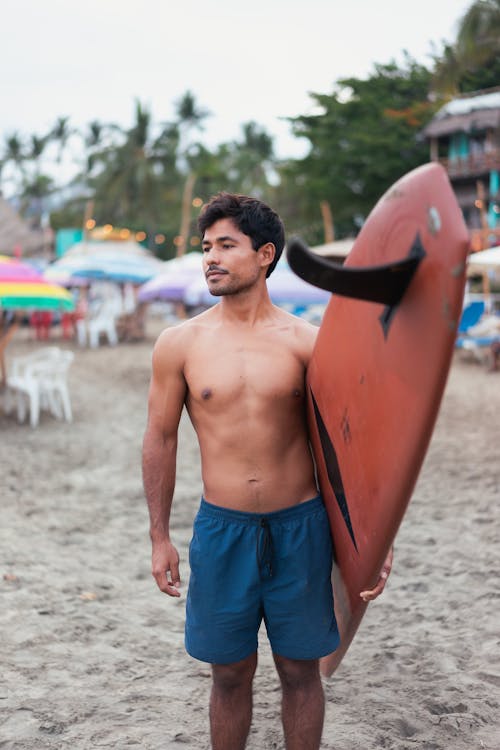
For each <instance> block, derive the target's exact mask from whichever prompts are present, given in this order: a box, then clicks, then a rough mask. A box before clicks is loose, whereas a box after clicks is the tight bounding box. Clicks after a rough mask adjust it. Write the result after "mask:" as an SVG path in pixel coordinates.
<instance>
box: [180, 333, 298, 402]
mask: <svg viewBox="0 0 500 750" xmlns="http://www.w3.org/2000/svg"><path fill="white" fill-rule="evenodd" d="M184 375H185V378H186V382H187V386H188V393H189V397H190V399H191V400H192V401H194V402H201V403H205V404H207V405H208V402H210V404H211V405H213V406H216V405H217V404H218V405H220V406H221V407H222V406H223V405H230V404H231V403H236V402H240V403H241V402H242V401H243V400H244V401H246V402H248V403H254V404H259V405H261V406H265V404H266V403H267V404H269V405H272V404H273V402H276V400H280V401H283V400H285V401H286V400H292V401H296V400H297V399H301V398H303V395H304V380H305V369H304V364H303V362H302V361H301V359H300V357H299V356H298V354H297V352H295V351H294V350H293V348H291V347H289V346H285V345H283V343H282V342H280V341H279V339H270V340H269V341H262V340H254V339H250V338H246V339H245V338H242V339H231V340H230V341H224V340H220V341H217V340H215V339H212V338H211V339H210V340H207V341H205V342H202V343H200V344H199V345H198V346H197V347H196V348H195V349H194V350H193V351H192V352H190V355H189V357H188V358H187V360H186V365H185V372H184Z"/></svg>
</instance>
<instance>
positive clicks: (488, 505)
mask: <svg viewBox="0 0 500 750" xmlns="http://www.w3.org/2000/svg"><path fill="white" fill-rule="evenodd" d="M158 330H159V329H158V321H155V320H153V321H150V323H149V326H148V336H147V340H146V341H144V342H141V343H136V344H120V345H119V346H118V347H117V348H115V349H113V348H110V347H106V346H103V347H101V348H100V349H98V350H79V349H77V347H76V346H74V345H73V344H71V345H70V344H68V343H66V342H57V343H60V345H61V346H63V347H70V346H71V348H73V349H74V350H75V353H76V356H75V361H74V364H73V366H72V369H71V371H70V390H71V396H72V405H73V411H74V422H73V424H66V423H62V422H58V421H56V420H54V419H53V418H52V417H50V416H49V415H47V414H44V415H42V419H41V424H40V426H39V428H38V429H36V430H32V429H31V428H30V427H29V426H28V425H18V424H17V422H16V421H15V419H14V417H6V416H4V415H1V416H0V440H1V466H2V480H1V513H2V517H1V518H2V522H1V528H0V560H1V564H0V574H1V575H0V589H1V602H2V604H1V607H0V628H1V634H2V635H1V639H0V652H1V657H0V658H1V679H0V747H1V748H5V750H27V749H30V750H42V749H43V748H66V747H68V748H72V750H91V748H117V749H119V750H122V749H124V748H129V747H137V748H141V749H143V750H160V749H162V750H163V749H164V748H193V749H195V748H196V749H197V750H203V749H205V748H209V740H208V714H207V705H208V696H209V689H210V679H209V677H210V671H209V667H208V666H207V665H204V664H202V663H199V662H196V661H194V660H192V659H191V658H190V657H188V656H187V654H186V653H185V651H184V647H183V627H184V611H185V595H184V594H185V590H186V584H187V580H188V576H189V570H188V565H187V547H188V544H189V540H190V533H191V524H192V520H193V518H194V515H195V513H196V510H197V506H198V503H199V496H200V489H201V488H200V474H199V465H198V460H199V459H198V449H197V445H196V441H195V439H194V433H193V430H192V428H191V426H190V425H189V423H188V421H187V419H185V418H184V419H183V421H182V425H181V436H180V447H179V461H178V481H177V488H176V493H175V501H174V511H173V521H172V535H173V538H174V542H175V543H176V545H177V546H178V549H179V552H180V555H181V572H182V575H183V591H184V594H183V596H182V597H181V599H180V600H172V599H170V598H168V597H166V596H165V595H162V594H161V593H160V592H159V591H158V589H157V588H156V585H155V583H154V581H153V579H152V578H151V575H150V544H149V539H148V518H147V510H146V504H145V501H144V499H143V493H142V485H141V475H140V449H141V441H142V435H143V431H144V426H145V418H146V394H147V388H148V380H149V372H150V357H151V349H152V346H153V343H154V339H155V336H156V333H157V331H158ZM52 343H55V342H52ZM39 346H40V344H37V343H35V342H33V341H32V340H30V339H29V337H28V332H27V331H26V330H23V331H21V332H20V334H19V335H18V336H17V338H16V339H15V340H14V341H13V342H12V343H11V345H9V348H8V351H7V362H8V361H9V357H12V356H14V355H16V354H21V353H25V352H27V351H29V350H32V349H33V348H36V347H39ZM499 415H500V373H495V374H489V373H487V371H486V368H485V367H483V366H481V365H479V364H477V363H474V362H470V361H466V360H464V359H463V358H460V357H459V356H458V355H455V359H454V362H453V366H452V369H451V373H450V377H449V380H448V384H447V387H446V391H445V397H444V400H443V405H442V408H441V412H440V415H439V419H438V422H437V425H436V429H435V432H434V435H433V438H432V442H431V446H430V449H429V452H428V454H427V457H426V461H425V463H424V467H423V469H422V472H421V474H420V478H419V481H418V484H417V487H416V489H415V492H414V496H413V498H412V501H411V503H410V506H409V510H408V512H407V514H406V516H405V519H404V522H403V525H402V527H401V529H400V532H399V534H398V537H397V539H396V545H395V563H394V570H393V574H392V575H391V577H390V580H389V583H388V586H387V590H386V592H385V593H384V595H383V596H382V597H381V598H380V599H379V600H377V601H376V602H374V603H373V604H371V605H370V607H369V609H368V612H367V615H366V617H365V619H364V620H363V623H362V626H361V628H360V630H359V632H358V635H357V637H356V639H355V641H354V643H353V645H352V646H351V648H350V650H349V652H348V654H347V656H346V657H345V659H344V661H343V663H342V665H341V667H340V668H339V670H338V672H337V673H336V674H335V675H334V676H333V678H331V679H330V680H328V681H326V682H325V689H326V696H327V709H326V721H325V730H324V738H323V745H322V747H324V748H327V749H329V750H333V749H335V750H375V748H385V749H386V750H413V748H419V750H475V749H477V750H479V749H480V748H485V750H499V748H500V719H499V713H500V709H499V704H500V615H499V613H500V586H499V584H498V575H499V570H500V545H499V543H498V540H499V539H500V512H499V508H498V503H499V497H500V461H499V454H500V428H499ZM279 697H280V691H279V688H278V681H277V676H276V674H275V671H274V667H273V663H272V657H271V654H270V651H269V647H268V645H267V641H266V638H265V634H264V633H263V634H262V637H261V648H260V661H259V667H258V672H257V675H256V681H255V706H254V719H253V725H252V730H251V734H250V739H249V742H248V748H249V750H268V749H271V748H273V749H277V750H280V749H282V748H284V743H283V739H282V731H281V722H280V707H279Z"/></svg>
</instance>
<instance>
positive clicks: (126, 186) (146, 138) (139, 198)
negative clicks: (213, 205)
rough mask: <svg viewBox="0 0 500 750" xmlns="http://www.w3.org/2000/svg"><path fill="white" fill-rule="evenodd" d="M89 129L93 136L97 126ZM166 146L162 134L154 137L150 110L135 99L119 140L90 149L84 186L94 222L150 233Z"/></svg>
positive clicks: (156, 215)
mask: <svg viewBox="0 0 500 750" xmlns="http://www.w3.org/2000/svg"><path fill="white" fill-rule="evenodd" d="M93 130H94V136H96V137H97V135H98V128H96V127H95V126H94V129H93ZM170 146H171V144H170V143H169V142H167V141H166V140H165V134H164V133H162V134H161V135H160V137H159V138H155V136H154V133H153V124H152V117H151V113H150V111H149V110H148V109H147V108H146V107H144V106H143V105H142V104H141V103H140V102H139V101H136V104H135V111H134V122H133V124H132V127H131V128H129V129H128V130H126V131H124V132H123V134H122V135H121V139H120V142H118V143H116V142H112V143H111V144H110V145H108V146H107V147H105V148H104V149H102V150H100V151H96V152H93V166H94V167H95V174H94V175H91V176H90V177H89V178H88V185H89V186H90V187H91V189H93V191H94V200H95V218H96V219H97V221H98V222H100V223H112V224H117V225H122V226H128V227H141V228H142V227H144V228H145V229H146V231H147V232H148V233H149V234H151V235H152V234H154V232H155V230H156V228H157V225H158V222H159V221H160V219H161V214H162V211H163V208H164V207H163V205H162V197H163V195H162V192H163V191H162V187H163V172H164V168H165V164H166V162H168V158H167V155H166V153H165V149H166V148H167V149H168V148H169V147H170ZM170 161H171V162H172V159H171V158H170Z"/></svg>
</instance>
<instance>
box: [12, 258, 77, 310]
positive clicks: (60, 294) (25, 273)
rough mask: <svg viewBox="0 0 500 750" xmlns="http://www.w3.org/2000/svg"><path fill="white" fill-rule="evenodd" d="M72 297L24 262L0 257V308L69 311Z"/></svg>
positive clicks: (71, 307)
mask: <svg viewBox="0 0 500 750" xmlns="http://www.w3.org/2000/svg"><path fill="white" fill-rule="evenodd" d="M74 306H75V305H74V301H73V297H72V296H71V294H69V292H67V291H66V290H65V289H63V288H62V287H61V286H58V285H57V284H51V283H50V282H48V281H47V280H45V279H44V278H43V276H42V275H41V273H40V272H39V271H37V270H36V269H35V268H33V267H32V266H30V265H28V264H27V263H21V262H20V261H17V260H14V259H12V258H7V257H6V256H0V309H3V310H73V308H74Z"/></svg>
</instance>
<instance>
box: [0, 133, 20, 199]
mask: <svg viewBox="0 0 500 750" xmlns="http://www.w3.org/2000/svg"><path fill="white" fill-rule="evenodd" d="M25 161H26V152H25V146H24V143H23V140H22V137H21V136H20V135H19V132H18V131H14V132H13V133H10V134H9V135H7V136H6V138H5V144H4V152H3V157H2V166H3V167H5V166H7V165H9V164H10V165H11V166H12V174H13V176H12V181H13V183H14V192H16V191H17V190H18V189H19V187H20V182H21V180H22V179H23V177H24V174H25V169H24V164H25Z"/></svg>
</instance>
